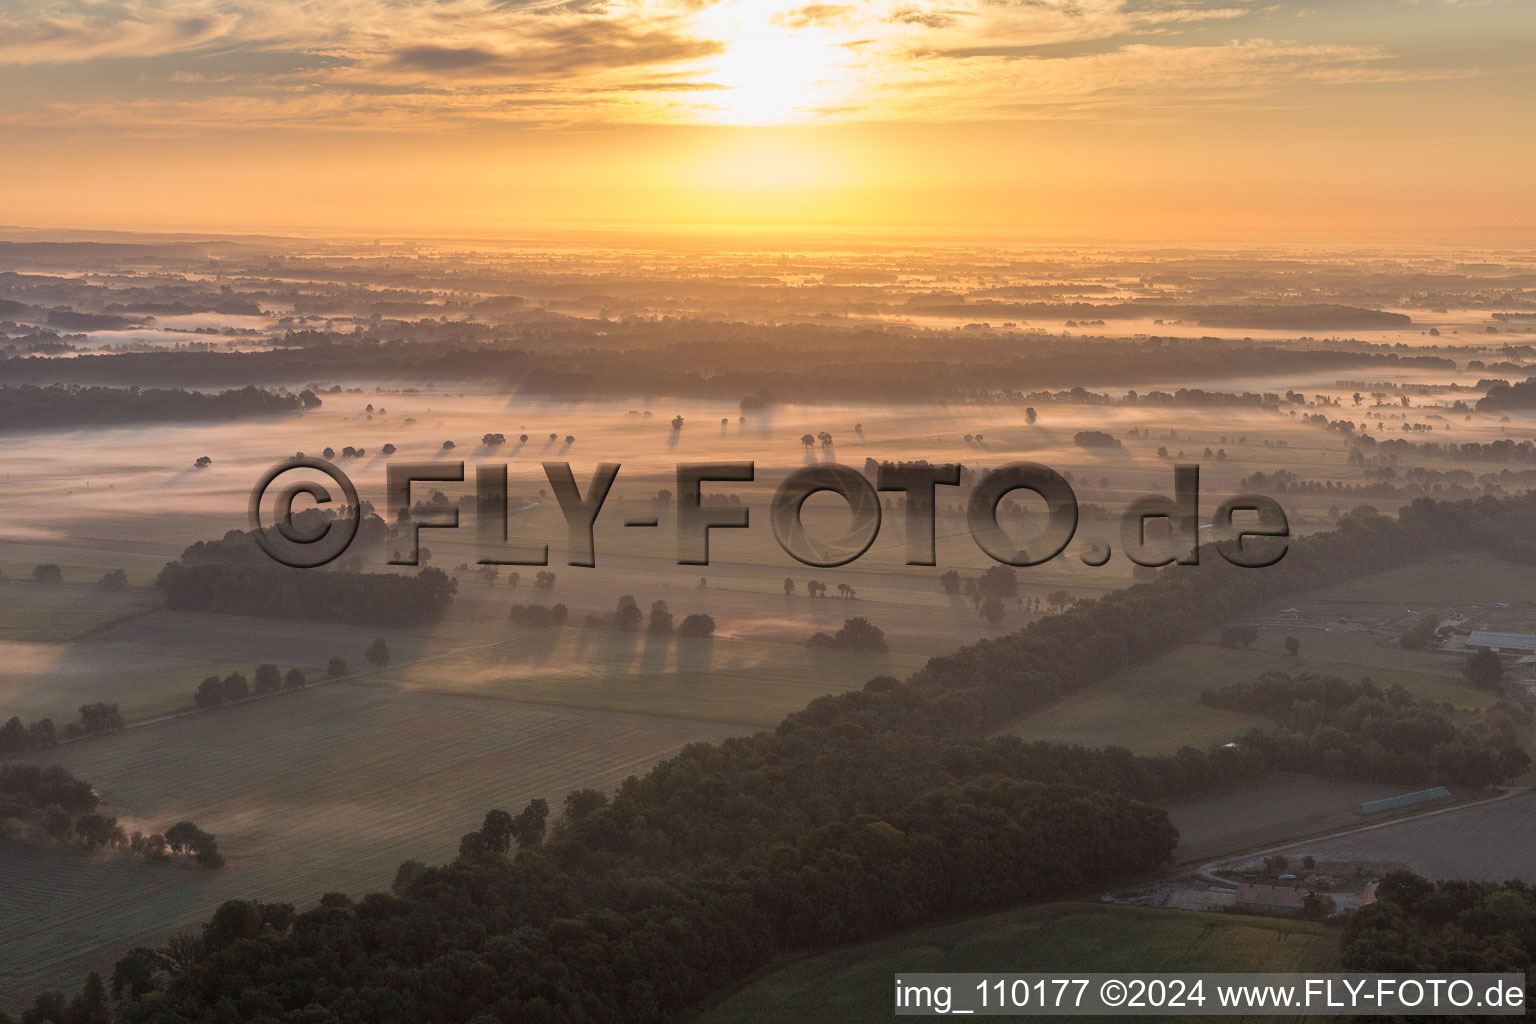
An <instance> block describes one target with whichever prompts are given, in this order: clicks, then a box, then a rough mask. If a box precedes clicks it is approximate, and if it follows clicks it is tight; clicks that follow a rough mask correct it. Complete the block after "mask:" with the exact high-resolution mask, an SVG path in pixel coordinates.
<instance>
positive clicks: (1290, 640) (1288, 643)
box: [1285, 636, 1301, 658]
mask: <svg viewBox="0 0 1536 1024" xmlns="http://www.w3.org/2000/svg"><path fill="white" fill-rule="evenodd" d="M1285 653H1286V654H1289V655H1290V656H1291V657H1293V658H1294V657H1296V656H1297V655H1298V654H1300V653H1301V641H1300V640H1298V639H1296V638H1295V637H1293V636H1288V637H1286V638H1285Z"/></svg>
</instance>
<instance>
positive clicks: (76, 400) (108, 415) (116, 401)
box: [0, 384, 320, 430]
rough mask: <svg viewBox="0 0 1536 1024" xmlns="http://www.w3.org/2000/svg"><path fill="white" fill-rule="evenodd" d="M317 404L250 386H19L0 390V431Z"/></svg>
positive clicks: (241, 414)
mask: <svg viewBox="0 0 1536 1024" xmlns="http://www.w3.org/2000/svg"><path fill="white" fill-rule="evenodd" d="M319 405H320V399H319V398H317V397H315V394H314V392H312V391H305V392H303V393H301V394H297V395H290V394H279V393H277V392H273V391H263V390H262V389H260V388H255V387H244V388H240V389H238V390H230V391H222V392H219V393H218V394H203V393H202V392H198V391H183V390H181V389H180V388H175V389H170V390H166V389H161V388H108V387H80V386H69V387H66V386H63V385H57V384H56V385H53V386H50V387H35V386H32V385H23V386H21V387H0V430H34V429H39V428H46V427H77V426H86V425H100V424H117V423H164V422H176V421H183V420H233V419H244V418H247V417H251V416H282V415H287V414H289V413H296V412H299V411H300V410H302V409H312V408H316V407H318V406H319Z"/></svg>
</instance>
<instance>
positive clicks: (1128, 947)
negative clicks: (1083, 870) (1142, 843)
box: [697, 903, 1339, 1024]
mask: <svg viewBox="0 0 1536 1024" xmlns="http://www.w3.org/2000/svg"><path fill="white" fill-rule="evenodd" d="M1338 942H1339V936H1338V932H1337V931H1336V930H1335V929H1332V928H1329V927H1327V926H1325V925H1320V924H1314V923H1310V922H1303V921H1288V920H1283V919H1279V918H1258V917H1246V916H1239V915H1222V914H1209V913H1197V912H1193V911H1183V910H1154V909H1147V908H1142V907H1125V906H1116V905H1112V904H1104V903H1052V904H1047V905H1045V906H1036V907H1026V908H1024V909H1021V910H1010V911H1005V912H1003V913H1000V914H990V915H987V916H985V917H976V918H970V919H967V920H963V921H955V922H953V923H950V924H945V925H939V926H938V927H934V928H925V929H922V930H920V931H916V932H910V933H908V934H905V935H899V936H896V937H895V938H891V939H885V940H882V941H879V942H872V943H867V944H864V945H859V946H852V947H848V948H846V949H840V950H836V951H834V952H830V953H822V954H819V955H815V956H808V957H806V958H804V959H803V960H797V961H795V962H793V963H790V964H788V965H786V966H784V967H780V968H778V969H777V970H774V971H771V972H769V973H768V974H766V975H762V976H760V977H759V978H757V979H756V980H755V981H752V982H750V983H748V985H747V986H746V987H745V988H743V989H742V990H740V991H739V992H736V993H735V994H734V995H732V996H730V997H728V998H726V999H725V1000H723V1001H721V1002H720V1003H719V1004H718V1005H716V1006H714V1007H713V1008H711V1009H709V1010H707V1011H705V1012H704V1013H703V1014H701V1015H700V1016H699V1017H698V1019H697V1020H698V1024H758V1022H762V1024H769V1022H778V1021H790V1020H792V1021H797V1022H803V1024H820V1022H827V1024H834V1022H836V1024H842V1022H845V1021H875V1020H885V1019H887V1018H888V1017H889V1016H890V1014H891V1001H892V995H891V979H892V977H894V976H895V975H896V974H897V973H898V972H902V971H910V972H937V971H958V972H963V971H979V970H997V971H1012V972H1022V971H1082V970H1087V969H1090V968H1091V969H1092V970H1094V971H1147V972H1151V971H1167V972H1172V971H1233V972H1239V971H1296V972H1300V971H1336V970H1338V969H1339V967H1338V956H1339V954H1338ZM1161 1019H1164V1020H1175V1019H1178V1018H1161Z"/></svg>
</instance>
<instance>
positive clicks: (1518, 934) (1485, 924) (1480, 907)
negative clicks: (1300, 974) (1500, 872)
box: [1343, 871, 1536, 1019]
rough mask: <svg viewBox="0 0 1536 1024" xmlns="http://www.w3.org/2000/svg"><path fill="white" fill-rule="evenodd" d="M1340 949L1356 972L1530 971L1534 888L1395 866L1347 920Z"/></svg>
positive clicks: (1535, 957)
mask: <svg viewBox="0 0 1536 1024" xmlns="http://www.w3.org/2000/svg"><path fill="white" fill-rule="evenodd" d="M1343 952H1344V967H1345V968H1346V969H1348V970H1352V971H1376V972H1381V973H1417V972H1421V971H1456V972H1474V971H1475V972H1502V971H1518V972H1520V973H1522V974H1528V973H1529V972H1530V971H1531V969H1532V968H1536V889H1532V888H1531V887H1530V886H1529V885H1526V884H1525V883H1524V882H1520V881H1510V882H1503V883H1497V882H1455V881H1439V882H1431V881H1429V880H1428V879H1425V878H1420V877H1419V876H1418V875H1415V874H1412V873H1410V872H1407V871H1391V872H1388V873H1387V875H1386V876H1385V877H1384V878H1383V879H1382V880H1381V885H1380V886H1379V887H1378V888H1377V890H1376V902H1375V903H1373V904H1371V905H1370V906H1367V907H1361V908H1360V910H1359V911H1358V912H1357V913H1356V914H1355V915H1354V916H1353V917H1352V918H1351V919H1350V921H1349V923H1348V924H1347V925H1346V926H1345V928H1344V941H1343ZM1440 1019H1446V1018H1440Z"/></svg>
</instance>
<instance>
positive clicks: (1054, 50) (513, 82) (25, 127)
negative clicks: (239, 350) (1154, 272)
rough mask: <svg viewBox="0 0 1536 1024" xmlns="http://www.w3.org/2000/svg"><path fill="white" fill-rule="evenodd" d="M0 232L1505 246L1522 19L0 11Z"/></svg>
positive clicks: (1108, 0) (1484, 13)
mask: <svg viewBox="0 0 1536 1024" xmlns="http://www.w3.org/2000/svg"><path fill="white" fill-rule="evenodd" d="M3 10H4V12H5V13H0V95H3V96H4V98H5V100H6V102H5V103H4V105H3V106H0V143H3V145H4V153H5V155H6V174H5V175H4V178H3V180H0V223H6V224H18V225H30V226H61V227H74V228H131V229H194V230H220V231H237V230H276V231H310V232H315V233H326V232H347V233H351V232H361V233H369V234H418V235H421V234H428V235H430V234H445V235H448V234H464V233H474V234H496V233H504V232H519V231H539V230H556V229H594V228H620V229H624V228H660V229H685V230H697V231H708V230H718V229H721V228H725V227H729V228H733V229H734V228H746V229H763V230H776V231H788V232H791V233H794V232H813V233H818V234H821V235H826V236H832V237H836V236H838V235H840V234H845V233H855V234H864V233H908V234H923V235H932V236H940V237H942V236H947V235H952V236H954V237H975V236H979V237H989V238H1014V239H1018V240H1022V241H1028V240H1031V239H1042V240H1043V239H1071V238H1076V237H1082V238H1090V237H1091V238H1110V239H1115V238H1118V239H1124V240H1148V239H1163V240H1180V241H1184V240H1189V241H1193V240H1200V239H1223V240H1227V239H1245V238H1246V239H1251V240H1253V241H1258V242H1263V241H1267V240H1271V239H1275V240H1279V239H1287V240H1293V239H1305V238H1317V239H1320V240H1321V239H1339V238H1351V239H1360V240H1367V239H1377V238H1380V239H1393V238H1398V239H1414V240H1435V239H1443V240H1447V241H1468V242H1470V241H1484V240H1491V241H1501V240H1502V241H1508V242H1522V241H1529V240H1530V239H1531V237H1532V235H1533V234H1536V199H1533V195H1536V189H1533V188H1532V187H1531V185H1530V181H1531V170H1530V168H1531V167H1532V165H1533V157H1536V115H1533V113H1532V110H1531V103H1530V98H1531V97H1533V96H1536V45H1533V44H1536V4H1532V3H1530V2H1529V0H1484V2H1461V3H1446V2H1444V0H1419V2H1416V3H1411V2H1407V0H1358V2H1357V0H1329V2H1327V3H1319V4H1317V5H1315V6H1309V5H1305V4H1287V3H1263V4H1260V3H1246V2H1242V0H1212V2H1203V0H1043V2H1023V0H1003V2H996V0H959V2H954V3H939V2H936V0H910V2H908V0H901V2H898V0H876V2H866V3H849V4H835V3H821V4H810V5H805V4H796V3H780V2H777V0H716V2H707V0H705V2H700V0H606V2H605V0H589V2H585V3H581V4H571V3H553V2H548V0H535V2H531V3H518V2H512V3H508V2H504V0H502V2H498V0H440V2H438V3H433V4H409V5H405V6H400V5H396V4H393V3H390V2H388V0H320V2H300V0H57V2H38V3H34V2H31V0H21V2H20V3H19V4H17V3H12V4H10V5H8V6H6V7H5V8H4V9H3Z"/></svg>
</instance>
